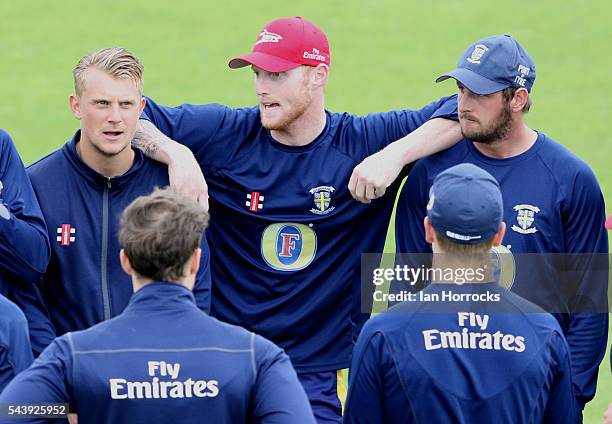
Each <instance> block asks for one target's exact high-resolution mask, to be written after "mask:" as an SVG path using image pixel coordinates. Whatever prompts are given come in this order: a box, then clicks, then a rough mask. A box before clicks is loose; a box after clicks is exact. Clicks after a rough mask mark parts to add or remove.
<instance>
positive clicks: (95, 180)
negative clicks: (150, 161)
mask: <svg viewBox="0 0 612 424" xmlns="http://www.w3.org/2000/svg"><path fill="white" fill-rule="evenodd" d="M80 139H81V130H78V131H77V132H76V133H75V134H74V137H72V139H71V140H70V141H68V142H67V143H66V144H64V146H63V147H62V149H61V150H62V153H63V154H64V156H65V157H66V159H67V160H68V162H69V163H70V164H71V165H72V167H73V168H74V169H75V170H76V171H77V172H78V173H79V175H81V176H82V177H83V179H84V180H85V181H87V182H88V183H89V185H91V186H92V187H94V188H95V189H96V190H99V191H102V190H104V188H105V187H107V188H108V189H112V190H118V189H121V188H122V187H123V186H125V185H126V184H128V183H129V181H130V180H131V178H132V177H133V176H134V174H135V173H136V172H138V170H139V169H140V168H142V166H143V164H144V162H145V158H144V155H143V154H142V152H141V151H140V150H137V149H135V150H134V162H133V163H132V166H131V167H130V169H128V171H127V172H126V173H125V174H123V175H119V176H118V177H112V178H110V177H105V176H104V175H102V174H100V173H99V172H97V171H94V170H93V169H91V168H90V167H89V166H87V165H86V164H85V162H83V161H82V160H81V158H80V157H79V154H78V153H77V150H76V145H77V143H78V142H79V140H80Z"/></svg>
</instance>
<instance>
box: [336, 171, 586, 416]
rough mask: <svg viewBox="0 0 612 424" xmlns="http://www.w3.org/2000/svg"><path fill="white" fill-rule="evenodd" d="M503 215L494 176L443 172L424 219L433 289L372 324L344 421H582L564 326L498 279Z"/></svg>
mask: <svg viewBox="0 0 612 424" xmlns="http://www.w3.org/2000/svg"><path fill="white" fill-rule="evenodd" d="M502 216H503V201H502V195H501V192H500V188H499V185H498V183H497V181H496V180H495V178H493V176H492V175H491V174H489V173H488V172H486V171H484V170H482V169H481V168H478V167H477V166H475V165H472V164H461V165H456V166H453V167H452V168H449V169H447V170H446V171H444V172H442V173H440V174H438V176H437V177H436V179H435V180H434V183H433V187H432V188H431V190H430V198H429V204H428V206H427V217H425V219H424V231H425V239H426V240H427V243H431V244H432V249H433V265H432V268H431V269H432V271H433V272H432V275H433V277H432V284H430V285H429V286H428V287H426V288H425V289H424V290H423V291H421V292H420V293H419V294H420V295H419V296H417V297H416V300H414V301H407V302H404V303H402V304H399V305H397V306H395V307H394V308H391V309H390V310H389V311H387V312H384V313H382V314H379V315H377V316H375V317H373V318H372V319H370V320H369V321H368V322H367V323H366V324H365V326H364V328H363V331H362V332H361V334H360V336H359V339H358V341H357V344H356V346H355V351H354V353H353V359H352V363H351V369H350V380H349V381H350V386H349V395H348V399H347V405H346V411H345V417H344V422H345V423H381V424H382V423H397V422H402V423H412V422H415V423H416V422H431V423H450V422H452V423H483V422H496V423H526V422H533V423H555V424H556V423H573V422H575V414H576V409H575V406H574V397H573V393H572V387H571V375H570V374H571V369H570V359H569V348H568V346H567V342H566V340H565V337H564V336H563V332H562V331H561V328H560V327H559V324H558V323H557V321H556V320H555V319H554V317H553V316H552V315H550V314H548V313H545V312H544V311H543V310H542V309H540V308H539V307H537V306H535V305H534V304H532V303H530V302H528V301H526V300H524V299H523V298H521V297H519V296H517V295H516V294H514V293H512V292H510V291H509V290H507V289H505V288H502V287H501V286H499V285H498V284H497V283H496V282H494V279H493V273H492V272H491V269H492V266H491V265H492V264H491V255H490V250H491V247H493V246H497V245H499V243H500V242H501V240H502V239H503V237H504V232H505V231H506V226H505V224H504V222H503V221H502ZM437 270H438V271H441V270H443V271H444V273H439V274H436V271H437ZM449 270H450V273H449ZM468 271H471V272H468ZM451 296H452V297H451Z"/></svg>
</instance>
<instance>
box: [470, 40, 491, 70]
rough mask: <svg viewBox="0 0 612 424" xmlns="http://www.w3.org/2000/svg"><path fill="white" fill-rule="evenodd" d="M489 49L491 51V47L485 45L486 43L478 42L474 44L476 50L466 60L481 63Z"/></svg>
mask: <svg viewBox="0 0 612 424" xmlns="http://www.w3.org/2000/svg"><path fill="white" fill-rule="evenodd" d="M487 51H489V48H488V47H487V46H485V45H484V44H476V45H475V46H474V50H473V51H472V54H471V55H470V57H468V58H467V59H466V60H467V61H468V62H470V63H474V64H477V65H480V59H482V56H483V55H484V54H485V53H486V52H487Z"/></svg>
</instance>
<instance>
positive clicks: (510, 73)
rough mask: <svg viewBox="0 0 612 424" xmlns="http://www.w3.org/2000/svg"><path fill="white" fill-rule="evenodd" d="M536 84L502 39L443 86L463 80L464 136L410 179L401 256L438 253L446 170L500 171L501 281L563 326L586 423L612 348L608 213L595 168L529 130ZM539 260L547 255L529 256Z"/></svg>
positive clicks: (476, 48)
mask: <svg viewBox="0 0 612 424" xmlns="http://www.w3.org/2000/svg"><path fill="white" fill-rule="evenodd" d="M535 77H536V67H535V64H534V62H533V60H532V59H531V58H530V57H529V55H528V54H527V53H526V52H525V50H524V49H523V48H522V47H521V45H520V44H519V43H518V41H517V40H515V39H514V38H513V37H511V36H510V35H497V36H493V37H489V38H485V39H482V40H478V41H476V42H475V43H474V44H472V45H471V46H469V47H468V49H467V50H466V51H465V52H464V53H463V55H462V56H461V59H460V60H459V62H458V65H457V69H455V70H453V71H451V72H448V73H446V74H444V75H442V76H441V77H439V78H438V79H437V81H443V80H446V79H450V78H452V79H455V80H456V83H457V87H458V90H459V96H458V111H459V122H460V126H461V131H462V133H463V136H464V139H463V140H462V141H460V142H459V143H458V144H456V145H455V146H454V147H451V148H450V149H448V150H446V151H444V152H441V153H439V154H436V155H432V156H430V157H428V158H426V159H423V160H422V161H420V162H419V163H417V164H416V165H415V167H414V169H413V170H412V172H411V174H410V175H409V177H408V180H407V182H406V184H405V186H404V188H403V191H402V192H401V195H400V199H399V202H398V207H397V215H396V241H397V251H398V252H402V253H407V254H410V253H425V252H430V251H431V249H430V246H429V245H428V244H427V243H426V241H425V232H424V230H423V228H422V225H420V223H421V222H422V220H423V217H424V216H425V214H426V205H427V202H428V200H429V199H428V197H429V196H428V192H429V188H430V187H431V185H432V182H433V180H434V178H435V177H436V175H438V173H440V172H441V171H443V170H444V169H447V168H448V167H450V166H453V165H455V164H458V163H466V162H468V163H473V164H476V165H478V166H479V167H482V168H483V169H485V170H486V171H488V172H489V173H491V174H492V175H493V176H494V177H495V178H496V179H497V181H498V182H499V184H500V186H501V192H502V196H503V199H504V209H503V217H504V221H505V222H506V223H507V224H508V231H507V232H506V234H505V236H504V238H503V240H502V242H501V245H500V246H499V247H498V248H497V249H496V251H497V252H498V253H499V256H500V257H503V258H504V260H503V261H501V262H502V263H503V264H505V265H504V266H502V269H501V272H500V275H501V277H502V278H501V281H500V282H501V283H503V285H504V286H505V287H509V288H510V287H511V288H512V290H513V291H514V292H515V293H517V294H519V295H521V296H522V297H524V298H526V299H528V300H530V301H532V302H534V303H536V304H538V305H539V306H541V307H543V308H545V309H546V310H547V311H548V312H553V313H554V315H555V318H557V320H558V321H559V324H560V325H561V328H562V329H563V332H564V334H565V336H566V338H567V341H568V344H569V346H570V351H571V357H572V383H573V388H574V393H575V396H576V407H577V409H578V412H579V416H580V414H581V411H582V409H583V408H584V405H585V404H586V403H587V402H588V401H590V400H591V399H592V398H593V396H594V395H595V388H596V383H597V372H598V368H599V364H600V363H601V361H602V359H603V357H604V353H605V350H606V344H607V343H606V339H607V333H608V314H607V313H606V312H607V304H606V299H607V281H608V278H607V268H608V267H607V252H608V237H607V234H606V231H605V228H604V222H605V219H606V218H605V206H604V200H603V196H602V194H601V190H600V188H599V184H598V183H597V180H596V178H595V175H594V174H593V172H592V171H591V169H590V168H589V166H588V165H587V164H586V163H584V162H583V161H582V160H580V159H579V158H578V157H577V156H575V155H574V154H573V153H571V152H570V151H568V150H567V149H566V148H565V147H563V146H561V145H560V144H559V143H557V142H555V141H554V140H552V139H550V138H549V137H547V136H546V135H544V134H542V133H539V132H537V131H535V130H533V129H531V128H529V127H528V126H527V124H526V123H525V121H524V116H525V114H526V113H527V112H528V111H529V108H530V107H531V92H532V88H533V84H534V81H535ZM533 253H537V254H539V255H526V254H533ZM550 254H556V255H550ZM559 254H565V255H564V256H565V259H566V260H564V261H562V262H563V263H562V265H563V267H566V268H567V269H569V270H570V271H572V270H573V271H577V272H569V273H568V272H567V271H560V268H559V267H557V266H556V265H555V263H554V262H555V261H558V259H559V257H560V256H562V255H559ZM594 254H601V255H594ZM515 264H516V266H515ZM570 264H571V267H570ZM585 264H587V266H585ZM580 267H583V268H582V270H581V268H580ZM397 289H398V285H396V286H395V287H394V291H397Z"/></svg>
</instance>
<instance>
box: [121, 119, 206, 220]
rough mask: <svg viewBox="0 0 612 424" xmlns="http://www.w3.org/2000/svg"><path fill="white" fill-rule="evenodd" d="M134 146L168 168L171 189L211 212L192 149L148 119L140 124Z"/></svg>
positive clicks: (133, 142)
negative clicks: (165, 133)
mask: <svg viewBox="0 0 612 424" xmlns="http://www.w3.org/2000/svg"><path fill="white" fill-rule="evenodd" d="M132 146H133V147H134V148H135V149H138V150H140V151H142V153H143V154H144V155H145V156H147V157H149V158H151V159H153V160H156V161H158V162H161V163H165V164H166V165H168V174H169V177H170V186H172V188H174V189H175V190H177V191H178V192H180V193H184V194H186V195H188V196H189V197H191V198H192V199H195V200H197V201H198V202H199V203H200V204H202V205H203V206H204V207H205V208H206V210H208V186H207V185H206V180H205V179H204V175H203V174H202V170H201V168H200V165H199V164H198V162H197V161H196V159H195V157H194V155H193V153H192V152H191V150H189V149H188V148H187V147H185V146H183V145H182V144H179V143H177V142H176V141H174V140H172V139H171V138H169V137H167V136H166V135H164V134H163V133H162V132H161V131H160V130H158V129H157V127H155V125H153V123H151V122H150V121H147V120H146V119H140V120H139V121H138V128H137V130H136V134H134V138H133V140H132Z"/></svg>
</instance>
